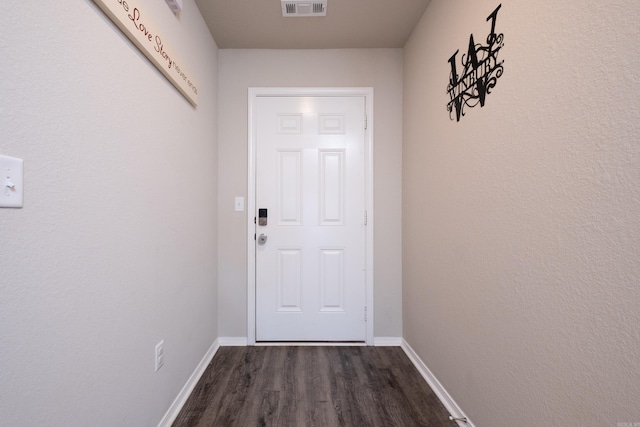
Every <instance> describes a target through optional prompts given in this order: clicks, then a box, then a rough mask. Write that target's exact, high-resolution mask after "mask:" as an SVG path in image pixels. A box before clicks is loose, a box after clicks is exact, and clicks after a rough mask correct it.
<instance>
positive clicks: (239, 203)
mask: <svg viewBox="0 0 640 427" xmlns="http://www.w3.org/2000/svg"><path fill="white" fill-rule="evenodd" d="M234 207H235V210H236V212H244V197H236V200H235V203H234Z"/></svg>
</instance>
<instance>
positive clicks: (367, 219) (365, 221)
mask: <svg viewBox="0 0 640 427" xmlns="http://www.w3.org/2000/svg"><path fill="white" fill-rule="evenodd" d="M368 221H369V218H368V215H367V211H364V225H367V222H368Z"/></svg>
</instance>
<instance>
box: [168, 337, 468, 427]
mask: <svg viewBox="0 0 640 427" xmlns="http://www.w3.org/2000/svg"><path fill="white" fill-rule="evenodd" d="M448 417H449V414H448V413H447V411H446V409H445V408H444V407H443V406H442V404H441V403H440V401H439V400H438V398H437V397H436V396H435V394H434V393H433V392H432V391H431V389H430V388H429V386H428V385H427V383H426V382H425V381H424V379H423V378H422V376H420V374H419V373H418V371H417V370H416V369H415V367H414V366H413V365H412V364H411V362H410V361H409V359H408V358H407V356H406V355H405V354H404V352H403V351H402V349H401V348H399V347H258V346H256V347H222V348H220V349H219V350H218V352H217V353H216V355H215V357H214V358H213V360H212V361H211V364H210V365H209V366H208V367H207V370H206V371H205V373H204V375H203V376H202V378H201V379H200V381H199V382H198V384H197V386H196V388H195V389H194V391H193V393H192V394H191V396H190V397H189V399H188V400H187V402H186V404H185V405H184V407H183V408H182V411H181V412H180V414H179V415H178V418H177V419H176V421H175V422H174V424H173V425H174V426H189V427H191V426H224V427H232V426H240V427H253V426H278V427H289V426H290V427H306V426H322V427H325V426H326V427H329V426H385V427H388V426H402V427H410V426H447V427H454V426H456V423H454V422H453V421H449V418H448Z"/></svg>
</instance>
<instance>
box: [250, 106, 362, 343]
mask: <svg viewBox="0 0 640 427" xmlns="http://www.w3.org/2000/svg"><path fill="white" fill-rule="evenodd" d="M256 110H257V111H256V133H255V138H256V175H255V176H256V184H255V185H256V187H255V188H256V193H255V194H256V200H255V207H256V212H255V216H256V217H258V220H257V221H256V222H257V224H256V228H255V231H256V341H365V338H366V322H365V315H366V313H365V310H366V309H365V305H366V292H365V237H366V228H365V227H366V224H365V193H366V192H365V126H366V124H365V97H364V96H342V97H328V96H314V97H296V96H288V97H287V96H282V97H277V96H273V97H260V98H258V99H257V101H256ZM260 217H262V218H260ZM264 221H266V225H261V222H262V223H263V224H264ZM261 236H262V238H261ZM265 238H266V240H265Z"/></svg>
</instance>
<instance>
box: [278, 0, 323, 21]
mask: <svg viewBox="0 0 640 427" xmlns="http://www.w3.org/2000/svg"><path fill="white" fill-rule="evenodd" d="M281 4H282V16H284V17H289V16H291V17H293V16H298V17H300V16H327V0H319V1H304V0H281Z"/></svg>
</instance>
